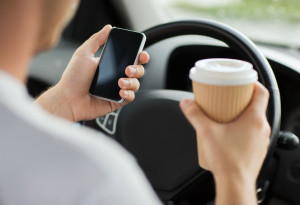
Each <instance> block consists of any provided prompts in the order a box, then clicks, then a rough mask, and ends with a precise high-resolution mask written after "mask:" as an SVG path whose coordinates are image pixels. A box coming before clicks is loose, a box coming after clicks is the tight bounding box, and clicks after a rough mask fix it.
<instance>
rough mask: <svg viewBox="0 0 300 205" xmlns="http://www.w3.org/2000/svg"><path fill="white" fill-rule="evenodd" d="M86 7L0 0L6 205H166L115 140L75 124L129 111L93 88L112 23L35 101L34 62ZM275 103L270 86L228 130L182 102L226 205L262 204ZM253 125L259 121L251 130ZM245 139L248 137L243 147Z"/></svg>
mask: <svg viewBox="0 0 300 205" xmlns="http://www.w3.org/2000/svg"><path fill="white" fill-rule="evenodd" d="M77 5H78V1H77V0H27V1H21V0H1V1H0V22H1V23H0V25H1V29H0V45H1V46H0V84H1V86H0V94H1V97H0V113H1V115H0V129H1V132H0V133H1V134H0V165H1V169H0V204H2V205H13V204H22V205H27V204H28V205H29V204H30V205H34V204H39V205H40V204H43V205H47V204H49V205H54V204H55V205H59V204H63V205H68V204H84V205H86V204H88V205H93V204H108V205H114V204H128V205H135V204H137V205H140V204H143V205H147V204H160V203H161V202H160V201H159V199H158V198H157V196H156V195H155V193H154V192H153V190H152V189H151V186H150V185H149V183H148V182H147V180H146V178H145V176H144V174H143V173H142V171H141V170H140V168H139V167H138V166H137V164H136V162H135V160H134V158H133V157H132V156H131V155H130V154H129V153H127V152H126V151H125V150H124V149H123V148H121V147H120V146H119V145H118V144H117V143H115V142H114V141H112V140H110V139H109V138H107V137H105V136H102V135H100V134H99V133H95V132H94V131H92V130H88V129H85V128H82V129H78V128H75V127H74V126H72V123H70V122H68V121H79V120H87V119H93V118H95V117H99V116H101V115H105V114H107V113H109V112H112V111H113V110H115V109H117V108H119V107H120V106H121V105H118V104H114V103H110V102H106V101H102V100H99V99H96V98H93V97H92V96H90V95H89V92H88V90H89V86H90V83H91V81H92V78H93V75H94V72H95V69H96V67H97V63H98V61H99V59H98V58H95V57H94V53H95V52H96V51H97V49H98V48H99V47H100V46H101V45H103V44H104V43H105V40H106V38H107V36H108V34H109V32H110V29H111V26H109V25H108V26H105V27H104V28H103V29H102V30H101V31H99V32H98V33H96V34H94V35H93V36H92V37H91V38H90V39H88V40H87V41H86V42H85V43H84V44H83V45H82V46H80V47H79V48H78V49H77V50H76V51H75V53H74V55H73V57H72V59H71V61H70V63H69V65H68V67H67V69H66V71H65V72H64V74H63V76H62V78H61V80H60V81H59V82H58V83H57V84H56V85H55V86H54V87H52V88H51V89H49V90H48V91H46V92H45V93H44V94H42V95H41V96H40V97H39V98H38V99H37V100H36V101H35V103H33V100H32V99H31V98H30V97H29V96H28V94H27V92H26V89H25V84H26V80H27V78H28V67H29V64H30V61H31V59H32V58H33V56H34V55H35V54H36V53H38V52H41V51H43V50H45V49H48V48H51V47H52V46H53V45H55V43H56V42H57V40H58V39H59V37H60V35H61V31H62V29H63V27H64V26H65V25H66V24H67V22H68V21H69V20H70V18H71V17H72V16H73V14H74V12H75V10H76V7H77ZM148 60H149V56H148V55H147V53H145V52H142V53H141V54H140V56H139V63H140V64H139V65H136V66H128V67H127V68H126V71H125V72H126V74H127V76H128V78H126V79H120V80H119V86H120V88H121V90H120V96H121V97H123V98H124V99H125V103H124V104H126V103H129V102H130V101H132V100H133V99H134V92H135V91H136V90H138V88H139V82H138V80H137V78H140V77H142V75H143V73H144V69H143V67H142V65H141V64H144V63H147V62H148ZM267 101H268V95H267V92H266V90H265V89H264V88H263V87H262V86H261V85H259V84H257V85H256V88H255V93H254V98H253V101H252V103H251V105H250V106H249V108H248V109H247V111H246V112H245V113H244V114H243V115H242V116H241V117H240V118H239V119H238V120H237V121H236V122H234V123H231V124H227V125H221V124H217V123H214V122H212V121H211V120H209V119H207V118H206V117H205V115H203V113H202V112H201V110H200V108H199V107H197V106H196V105H195V103H194V102H193V101H190V100H183V101H182V102H181V107H182V109H183V111H184V113H185V114H186V116H187V118H188V119H189V120H190V121H191V123H192V124H193V126H194V127H195V129H196V131H197V136H198V138H199V139H200V140H201V141H202V143H203V150H204V158H205V160H206V161H207V165H208V167H206V168H207V169H209V170H211V171H212V172H213V174H214V176H215V179H216V182H217V183H216V184H217V203H218V204H247V203H248V204H255V203H256V202H255V193H254V184H255V178H256V177H257V174H258V171H259V169H260V166H261V163H262V161H263V158H264V156H265V153H266V149H267V144H268V135H269V131H270V129H269V126H268V124H267V121H266V119H265V114H264V113H265V109H266V104H267ZM124 104H123V105H124ZM41 107H43V108H44V110H47V111H48V112H45V111H44V110H43V109H42V108H41ZM49 113H52V115H50V114H49ZM53 114H54V115H56V116H58V117H60V118H58V117H55V116H53ZM61 118H64V120H63V119H61ZM253 120H257V121H255V122H257V123H254V124H253V126H251V127H250V126H247V125H248V124H249V122H250V123H251V124H252V122H253ZM257 128H259V129H257ZM245 130H247V131H248V132H246V131H245ZM246 133H247V134H246ZM237 136H238V137H241V138H240V140H237V142H236V139H238V137H237ZM141 137H142V136H141ZM225 139H226V142H224V141H225ZM242 142H244V143H242ZM224 143H228V146H227V147H230V149H227V147H226V146H224ZM257 144H259V146H257ZM225 147H226V149H225ZM253 153H254V154H253ZM245 163H246V165H248V167H247V166H246V165H245ZM200 165H201V160H200ZM246 168H248V169H246ZM231 183H232V184H231ZM231 185H232V186H231ZM228 186H231V187H233V192H232V193H228V192H229V191H227V189H228ZM231 190H232V189H231ZM244 191H247V192H249V196H248V195H247V196H246V195H245V194H244V193H243V192H244ZM233 194H234V197H232V195H233ZM235 200H238V201H235Z"/></svg>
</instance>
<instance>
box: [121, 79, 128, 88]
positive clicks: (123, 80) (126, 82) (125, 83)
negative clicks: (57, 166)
mask: <svg viewBox="0 0 300 205" xmlns="http://www.w3.org/2000/svg"><path fill="white" fill-rule="evenodd" d="M122 85H123V87H124V88H127V87H128V85H129V80H125V79H122Z"/></svg>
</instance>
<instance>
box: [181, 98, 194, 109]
mask: <svg viewBox="0 0 300 205" xmlns="http://www.w3.org/2000/svg"><path fill="white" fill-rule="evenodd" d="M191 103H192V100H190V99H183V100H181V101H180V107H181V108H182V109H184V108H186V107H187V106H188V105H189V104H191Z"/></svg>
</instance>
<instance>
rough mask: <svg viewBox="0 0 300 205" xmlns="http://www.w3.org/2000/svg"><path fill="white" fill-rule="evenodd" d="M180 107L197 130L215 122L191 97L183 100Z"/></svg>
mask: <svg viewBox="0 0 300 205" xmlns="http://www.w3.org/2000/svg"><path fill="white" fill-rule="evenodd" d="M180 108H181V110H182V112H183V114H184V115H185V117H186V118H187V120H188V121H189V122H190V123H191V124H192V126H193V127H194V129H195V130H199V129H200V128H201V127H207V126H212V124H215V122H214V121H212V120H211V119H210V118H208V117H207V116H206V114H205V113H204V112H203V111H202V109H201V108H200V107H199V106H198V104H197V103H196V102H195V101H193V100H191V99H183V100H181V102H180Z"/></svg>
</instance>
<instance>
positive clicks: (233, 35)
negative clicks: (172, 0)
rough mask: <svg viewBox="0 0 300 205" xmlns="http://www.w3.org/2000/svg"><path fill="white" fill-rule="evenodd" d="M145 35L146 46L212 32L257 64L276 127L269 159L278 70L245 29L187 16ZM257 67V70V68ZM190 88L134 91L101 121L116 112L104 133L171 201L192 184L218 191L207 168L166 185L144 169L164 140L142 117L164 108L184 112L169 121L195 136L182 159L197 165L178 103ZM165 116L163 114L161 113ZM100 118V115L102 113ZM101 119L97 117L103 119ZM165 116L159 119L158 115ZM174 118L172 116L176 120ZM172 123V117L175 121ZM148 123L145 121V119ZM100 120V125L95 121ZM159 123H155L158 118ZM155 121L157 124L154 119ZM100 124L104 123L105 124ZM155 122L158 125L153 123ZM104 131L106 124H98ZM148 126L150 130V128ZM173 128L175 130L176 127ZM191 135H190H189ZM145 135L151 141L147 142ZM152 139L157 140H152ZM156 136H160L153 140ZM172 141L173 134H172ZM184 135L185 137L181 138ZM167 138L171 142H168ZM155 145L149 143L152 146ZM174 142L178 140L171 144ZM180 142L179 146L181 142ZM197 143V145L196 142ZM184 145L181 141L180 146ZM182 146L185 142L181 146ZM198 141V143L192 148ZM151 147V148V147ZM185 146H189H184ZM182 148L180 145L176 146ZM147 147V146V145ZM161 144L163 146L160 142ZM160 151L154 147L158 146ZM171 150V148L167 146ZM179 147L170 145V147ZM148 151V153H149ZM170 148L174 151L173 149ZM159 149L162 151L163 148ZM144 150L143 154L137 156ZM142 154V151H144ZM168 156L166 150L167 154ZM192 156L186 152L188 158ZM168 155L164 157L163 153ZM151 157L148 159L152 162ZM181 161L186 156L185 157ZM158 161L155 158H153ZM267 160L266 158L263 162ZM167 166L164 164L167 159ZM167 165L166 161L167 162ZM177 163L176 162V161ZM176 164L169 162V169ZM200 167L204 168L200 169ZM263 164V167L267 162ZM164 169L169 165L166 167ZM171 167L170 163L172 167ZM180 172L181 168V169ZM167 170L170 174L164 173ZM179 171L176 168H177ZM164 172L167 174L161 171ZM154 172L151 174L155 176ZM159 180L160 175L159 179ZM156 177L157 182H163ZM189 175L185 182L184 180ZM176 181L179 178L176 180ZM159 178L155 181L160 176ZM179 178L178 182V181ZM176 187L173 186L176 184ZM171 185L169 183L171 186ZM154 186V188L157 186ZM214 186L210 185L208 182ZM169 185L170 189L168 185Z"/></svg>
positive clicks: (276, 116) (278, 112)
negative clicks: (109, 129)
mask: <svg viewBox="0 0 300 205" xmlns="http://www.w3.org/2000/svg"><path fill="white" fill-rule="evenodd" d="M144 33H145V35H146V36H147V42H146V45H145V48H148V47H149V46H151V45H153V44H155V43H157V42H159V41H162V40H165V39H168V38H171V37H176V36H181V35H201V36H207V37H211V38H214V39H217V40H220V41H222V42H224V43H225V44H227V45H228V46H229V47H230V48H232V49H234V50H235V51H237V52H239V54H240V55H241V56H243V58H244V60H247V61H249V62H250V63H252V64H253V65H254V68H256V70H257V71H258V75H259V80H260V81H261V82H262V84H264V86H265V87H266V88H267V89H268V90H269V92H270V100H269V105H268V121H269V123H270V126H271V128H272V132H271V136H270V146H269V150H268V154H267V157H266V160H265V161H268V160H269V159H270V158H271V156H272V154H273V152H274V150H275V147H276V144H277V139H278V134H279V130H280V119H281V106H280V94H279V89H278V85H277V82H276V79H275V76H274V73H273V71H272V69H271V67H270V65H269V63H268V62H267V60H266V58H265V57H264V56H263V54H262V53H261V52H260V51H259V50H258V48H257V47H256V46H255V45H254V44H253V43H252V42H251V41H250V40H249V39H248V38H247V37H245V36H244V35H243V34H241V33H240V32H238V31H236V30H235V29H233V28H231V27H229V26H226V25H224V24H221V23H218V22H215V21H210V20H189V21H175V22H170V23H166V24H161V25H158V26H155V27H152V28H150V29H148V30H146V31H144ZM257 68H258V69H257ZM191 96H192V93H190V92H183V91H166V90H163V91H153V90H152V91H151V90H150V91H140V92H138V93H136V99H135V100H134V101H133V102H132V103H130V104H128V105H126V106H125V107H123V108H122V109H121V110H119V111H117V112H114V113H113V114H110V115H107V116H106V117H105V118H103V119H105V120H103V122H102V124H101V126H102V128H103V127H105V125H106V124H105V122H106V123H107V122H108V121H109V119H110V117H112V118H113V119H115V121H114V124H115V125H116V132H115V133H114V134H111V133H108V132H106V134H109V135H110V136H111V137H112V138H115V139H116V140H117V141H118V142H120V143H121V144H122V145H123V146H124V147H125V148H126V149H128V151H129V152H131V153H133V155H135V156H136V158H137V161H138V163H139V164H140V165H141V167H142V169H143V170H144V171H145V173H146V175H147V177H148V179H149V180H150V182H151V183H152V185H153V186H154V188H155V190H156V192H157V193H158V195H159V196H160V198H161V199H162V200H164V201H168V200H173V199H174V198H176V199H177V198H178V197H181V196H182V195H184V193H187V192H188V191H187V190H189V189H195V188H194V187H197V189H201V193H204V194H211V193H208V192H205V190H208V189H209V190H210V191H211V190H212V192H213V190H214V188H213V184H211V183H213V179H212V177H211V175H210V173H209V172H205V171H203V170H200V171H199V170H196V172H189V174H190V175H188V176H186V178H183V179H181V180H182V181H181V183H179V182H178V181H177V182H174V183H173V184H172V183H171V185H170V184H164V185H166V186H165V187H157V186H156V185H155V184H153V181H151V179H153V178H154V179H155V177H156V176H154V177H153V175H152V176H150V177H149V175H151V174H152V173H151V171H153V167H151V166H150V174H149V172H148V173H147V171H146V169H148V171H149V166H148V165H149V164H148V162H147V160H149V159H150V161H151V160H153V158H149V156H152V154H153V150H151V149H153V148H154V149H156V148H157V147H156V146H157V145H156V144H155V143H157V142H158V141H159V140H160V139H159V137H158V138H155V137H153V135H155V134H156V132H155V131H150V130H151V128H152V127H151V126H152V125H147V126H146V127H145V130H146V131H145V130H144V127H141V126H143V124H142V123H141V121H143V120H144V118H147V117H148V116H150V118H151V117H153V118H155V116H154V114H153V113H154V112H155V113H157V112H158V113H160V112H166V115H168V114H170V115H173V114H174V113H179V115H180V116H174V118H176V117H179V120H175V125H173V127H172V125H171V126H169V127H168V128H169V129H174V130H176V131H177V132H180V131H181V130H180V129H181V128H182V129H185V131H187V132H189V135H190V136H192V138H193V139H192V140H191V139H190V141H189V145H186V147H189V149H191V147H192V149H193V148H195V149H194V150H192V151H191V150H188V151H190V153H189V155H186V156H185V159H184V160H191V161H193V162H192V165H193V166H194V167H193V168H195V165H196V166H197V167H198V168H200V167H199V166H198V162H197V160H195V158H197V153H196V152H197V151H196V149H197V148H196V138H195V134H194V130H193V128H192V127H191V126H190V124H189V123H187V121H186V119H185V117H184V116H183V114H182V113H181V110H180V108H179V106H178V104H179V103H178V102H179V101H180V99H181V98H183V97H191ZM160 117H161V116H160ZM99 119H100V118H99ZM99 119H98V120H99ZM160 120H161V119H160ZM163 120H165V121H167V120H168V119H166V118H164V119H163ZM172 120H173V119H172ZM172 120H171V121H172ZM99 121H101V120H99ZM96 122H97V120H96V121H93V122H91V123H88V124H87V123H85V124H86V125H87V126H90V127H94V128H96V129H98V130H99V126H100V124H99V123H98V122H97V123H96ZM172 122H173V123H174V120H173V121H172ZM147 123H148V124H150V123H151V121H147ZM147 123H146V124H147ZM97 124H98V126H97ZM154 124H155V123H154ZM156 124H157V123H156ZM101 126H100V127H101ZM149 126H150V127H149ZM154 126H156V125H154ZM156 128H158V129H160V126H156ZM100 130H102V131H103V130H104V131H105V129H100ZM148 131H150V134H149V133H147V132H148ZM176 131H175V132H176ZM178 135H182V133H180V134H179V133H177V136H178ZM190 136H189V137H190ZM185 137H187V136H185ZM144 140H146V141H147V142H146V143H145V142H143V141H144ZM151 140H152V141H153V140H154V142H151ZM155 140H156V141H155ZM172 140H173V139H172ZM180 140H182V139H180ZM180 140H178V139H177V141H176V143H177V145H178V143H180V142H183V143H185V140H186V139H184V140H183V141H180ZM168 143H169V142H168ZM150 144H151V145H150ZM173 145H174V143H173ZM177 145H176V146H177ZM194 145H195V146H194ZM179 146H180V145H179ZM182 146H183V145H182ZM193 146H194V147H193ZM148 147H151V148H148ZM186 147H185V148H186ZM177 148H178V147H177ZM143 149H144V150H143ZM157 149H160V147H158V148H157ZM154 151H156V150H154ZM168 151H170V150H168ZM172 151H173V153H174V151H176V150H174V149H173V150H172V148H171V152H172ZM145 153H146V157H145ZM173 153H172V154H173ZM159 154H161V153H159ZM138 155H140V156H138ZM141 155H142V156H141ZM166 155H167V154H166ZM187 156H188V157H187ZM155 157H156V158H159V157H160V156H155ZM162 157H165V156H162ZM168 157H169V158H165V159H164V160H170V159H172V160H173V158H176V157H175V156H168ZM144 159H146V166H148V167H146V169H145V167H144V166H145V163H144V162H145V161H143V160H144ZM152 162H153V161H151V162H150V164H151V163H152ZM181 162H182V161H181ZM153 163H156V162H153ZM265 164H266V163H264V165H265ZM164 165H165V166H166V164H164ZM167 165H168V164H167ZM172 165H173V164H172ZM155 168H156V167H154V172H158V171H157V170H155ZM172 168H174V167H171V170H172ZM200 169H201V168H200ZM263 169H264V166H263ZM163 171H165V170H163ZM168 171H170V168H169V170H168ZM181 171H182V170H181ZM155 174H157V175H160V174H162V173H160V172H158V173H155ZM164 174H166V173H164ZM167 174H168V173H167ZM177 174H178V173H177ZM180 174H182V175H184V174H186V173H185V172H182V173H179V175H175V177H173V178H172V179H177V178H176V177H177V176H179V177H180ZM162 175H163V174H162ZM166 176H167V175H163V177H166ZM151 177H152V178H151ZM159 180H161V178H160V179H159ZM159 180H158V181H159ZM184 180H185V181H184ZM175 181H176V180H175ZM156 182H157V180H156ZM203 182H204V183H206V182H207V184H206V186H205V187H203V186H199V184H201V183H203ZM176 183H177V185H176ZM174 184H175V185H176V186H175V185H174ZM168 185H170V186H168ZM155 186H156V187H155ZM208 186H209V187H210V188H209V187H208ZM170 187H171V188H170Z"/></svg>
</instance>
